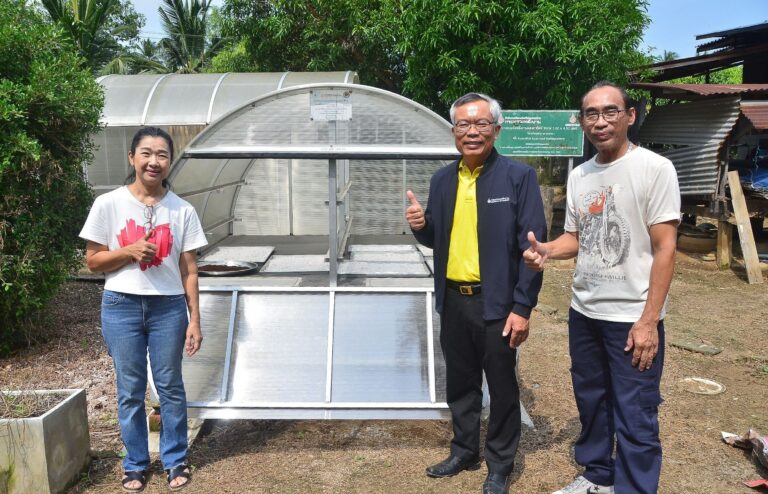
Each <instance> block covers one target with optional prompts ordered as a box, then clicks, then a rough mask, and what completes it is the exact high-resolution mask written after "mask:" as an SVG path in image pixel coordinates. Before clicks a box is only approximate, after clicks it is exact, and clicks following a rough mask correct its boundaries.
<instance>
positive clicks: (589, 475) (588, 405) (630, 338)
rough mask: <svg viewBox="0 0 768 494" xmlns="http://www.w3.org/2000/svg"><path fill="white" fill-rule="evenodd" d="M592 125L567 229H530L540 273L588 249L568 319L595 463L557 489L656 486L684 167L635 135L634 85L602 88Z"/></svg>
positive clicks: (583, 454)
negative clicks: (549, 263) (539, 232)
mask: <svg viewBox="0 0 768 494" xmlns="http://www.w3.org/2000/svg"><path fill="white" fill-rule="evenodd" d="M580 120H581V126H582V128H583V129H584V132H585V133H586V135H587V138H588V139H589V141H590V142H591V143H592V144H593V145H594V146H595V147H596V148H597V155H596V156H594V157H593V158H592V159H591V160H589V161H588V162H586V163H584V164H582V165H581V166H579V167H577V168H576V169H574V170H573V173H571V175H570V177H568V196H567V211H566V220H565V233H564V234H563V235H561V236H560V237H558V238H557V239H556V240H553V241H551V242H546V243H540V242H537V241H536V238H535V236H534V235H533V233H530V234H529V237H528V238H529V240H530V241H531V248H530V249H528V250H527V251H526V252H525V253H524V254H523V257H524V258H525V260H526V264H527V265H528V267H530V268H532V269H534V270H536V271H541V270H542V269H543V266H544V263H545V261H546V260H547V259H570V258H572V257H576V256H578V257H577V260H576V272H575V274H574V278H573V299H572V301H571V309H570V312H569V317H568V326H569V347H570V355H571V364H572V365H571V378H572V380H573V392H574V395H575V396H576V405H577V407H578V409H579V419H580V421H581V434H580V435H579V437H578V439H577V441H576V445H575V453H576V461H577V462H578V463H579V464H580V465H583V466H584V468H585V470H584V474H583V475H582V476H579V477H578V478H577V479H576V480H574V481H573V482H572V483H571V484H569V485H567V486H566V487H563V488H562V489H560V490H558V491H556V493H554V494H587V493H613V492H617V493H654V492H656V491H657V490H658V484H659V473H660V471H661V443H660V441H659V425H658V405H659V404H660V403H661V394H660V392H659V381H660V379H661V371H662V367H663V364H664V315H665V305H666V300H667V292H668V291H669V285H670V283H671V280H672V272H673V268H674V261H675V247H676V238H677V224H678V222H679V218H680V191H679V188H678V183H677V174H676V172H675V168H674V166H673V165H672V163H671V162H670V161H669V160H668V159H666V158H664V157H662V156H659V155H657V154H655V153H653V152H651V151H648V150H647V149H643V148H641V147H638V146H636V145H635V144H633V143H631V142H630V141H629V139H628V138H627V130H628V129H629V127H630V126H631V125H632V124H633V123H634V121H635V109H634V108H632V107H630V104H629V98H628V96H627V94H626V92H625V91H624V90H623V89H622V88H620V87H618V86H616V85H614V84H612V83H610V82H607V81H604V82H600V83H597V84H596V85H595V86H593V87H592V89H591V90H590V91H588V92H587V93H586V94H585V95H584V97H583V99H582V105H581V114H580ZM614 439H615V441H616V442H615V444H616V452H615V455H614Z"/></svg>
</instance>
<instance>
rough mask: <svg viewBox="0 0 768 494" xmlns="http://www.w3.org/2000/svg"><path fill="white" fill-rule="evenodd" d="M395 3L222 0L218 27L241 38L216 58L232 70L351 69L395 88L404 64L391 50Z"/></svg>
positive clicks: (397, 29)
mask: <svg viewBox="0 0 768 494" xmlns="http://www.w3.org/2000/svg"><path fill="white" fill-rule="evenodd" d="M399 4H400V2H399V1H398V0H312V1H304V0H258V1H253V0H226V3H225V5H224V8H223V9H222V17H223V18H224V21H223V23H222V32H223V33H224V35H225V36H229V37H230V38H233V39H235V40H243V41H244V42H245V43H244V45H242V44H238V42H234V43H233V44H231V45H230V46H229V48H228V49H227V50H226V55H225V53H222V55H221V57H222V58H224V57H226V59H227V62H228V63H230V64H231V65H229V67H232V68H235V69H236V70H254V69H258V70H263V71H283V70H291V71H335V70H350V69H351V70H357V71H358V72H359V74H360V78H361V81H362V82H363V83H364V84H370V85H373V86H378V87H382V88H385V89H388V90H390V91H395V92H399V91H400V88H401V85H402V80H403V75H404V67H405V66H404V64H403V59H402V56H401V55H400V53H399V52H398V51H397V41H398V39H399V38H400V36H401V23H400V8H399ZM243 49H245V52H246V54H247V55H245V56H243V55H242V50H243ZM238 63H239V65H237V64H238Z"/></svg>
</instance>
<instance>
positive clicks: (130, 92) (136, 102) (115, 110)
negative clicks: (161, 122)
mask: <svg viewBox="0 0 768 494" xmlns="http://www.w3.org/2000/svg"><path fill="white" fill-rule="evenodd" d="M161 77H163V74H140V75H130V76H120V75H112V76H109V77H105V78H104V79H102V80H101V85H102V86H103V87H104V113H103V117H102V122H103V123H105V124H106V125H108V126H119V125H134V126H135V125H141V117H142V115H143V114H144V106H145V105H146V102H147V98H148V97H149V93H150V91H151V90H152V87H153V86H154V85H155V82H157V80H158V79H160V78H161Z"/></svg>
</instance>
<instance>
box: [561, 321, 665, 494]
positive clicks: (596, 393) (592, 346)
mask: <svg viewBox="0 0 768 494" xmlns="http://www.w3.org/2000/svg"><path fill="white" fill-rule="evenodd" d="M568 316H569V317H568V326H569V328H568V334H569V346H570V354H571V378H572V379H573V392H574V395H575V396H576V405H577V407H578V409H579V419H580V421H581V434H580V435H579V438H578V439H577V440H576V445H575V450H576V451H575V452H576V463H578V464H579V465H583V466H584V467H585V468H586V470H585V472H584V476H585V477H586V478H587V479H588V480H589V481H591V482H594V483H596V484H601V485H613V486H614V488H615V489H616V493H617V494H654V493H656V492H657V491H658V485H659V475H660V473H661V442H660V440H659V420H658V407H659V405H660V404H661V393H660V391H659V382H660V381H661V373H662V369H663V367H664V322H663V321H660V322H659V325H658V331H659V349H658V353H657V354H656V357H655V358H654V359H653V365H652V366H651V368H650V369H647V370H645V371H643V372H640V371H639V370H637V367H633V366H632V352H631V351H630V352H625V351H624V346H625V345H626V343H627V335H628V334H629V330H630V328H631V327H632V323H628V322H626V323H625V322H610V321H601V320H597V319H592V318H589V317H587V316H585V315H583V314H581V313H579V312H577V311H575V310H573V309H571V310H570V312H569V314H568ZM614 438H615V439H616V442H615V445H616V455H615V460H614V455H613V448H614Z"/></svg>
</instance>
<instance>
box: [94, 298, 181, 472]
mask: <svg viewBox="0 0 768 494" xmlns="http://www.w3.org/2000/svg"><path fill="white" fill-rule="evenodd" d="M188 321H189V319H188V316H187V302H186V299H185V297H184V295H168V296H166V295H131V294H127V293H118V292H113V291H110V290H104V295H103V297H102V301H101V332H102V334H103V335H104V340H105V341H106V343H107V348H108V350H109V354H110V355H111V356H112V361H113V362H114V364H115V374H116V377H117V416H118V419H119V421H120V431H121V433H122V436H123V443H124V444H125V449H126V451H127V454H126V456H125V458H124V459H123V469H124V470H125V471H136V470H146V469H148V468H149V444H148V431H147V420H146V414H145V411H144V396H145V393H146V390H147V352H149V361H150V366H151V369H152V378H153V380H154V383H155V387H156V389H157V394H158V396H159V398H160V410H161V417H162V421H161V426H160V459H161V460H162V462H163V468H164V469H169V468H174V467H177V466H179V465H181V464H183V463H186V461H187V396H186V393H185V392H184V383H183V382H182V379H181V358H182V351H183V349H184V340H185V338H186V330H187V324H188Z"/></svg>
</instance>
